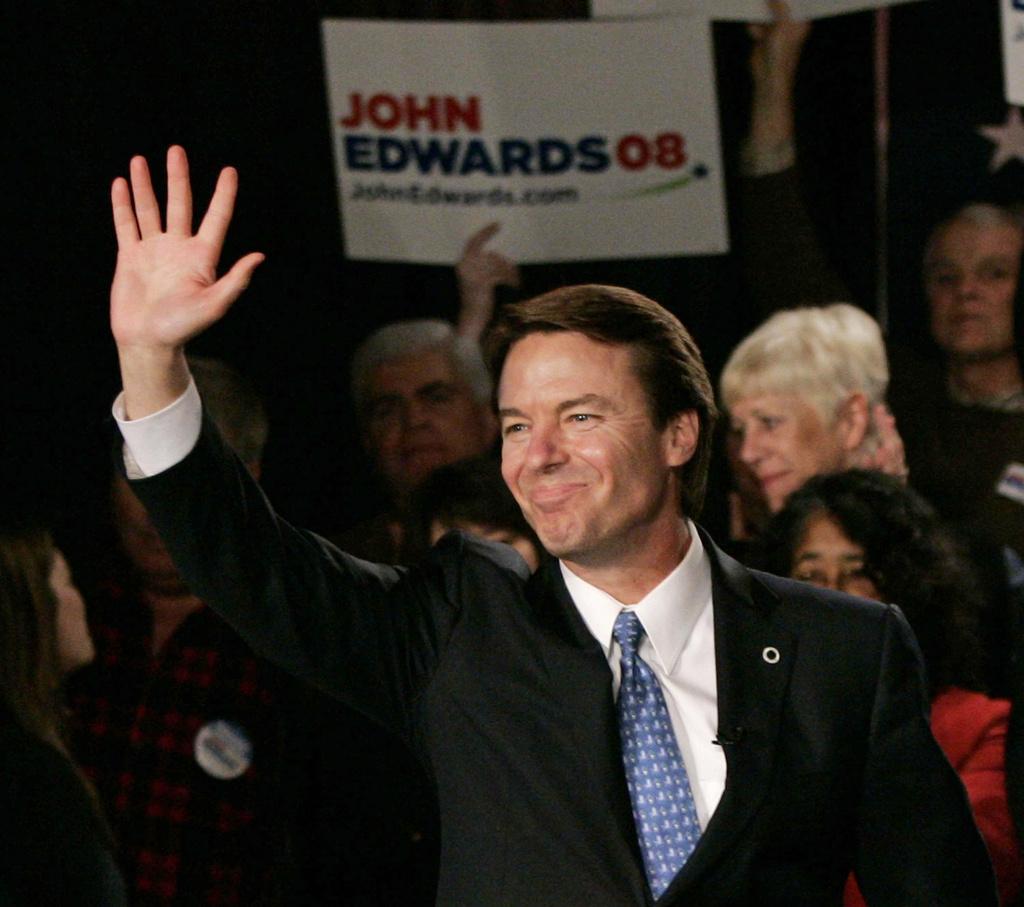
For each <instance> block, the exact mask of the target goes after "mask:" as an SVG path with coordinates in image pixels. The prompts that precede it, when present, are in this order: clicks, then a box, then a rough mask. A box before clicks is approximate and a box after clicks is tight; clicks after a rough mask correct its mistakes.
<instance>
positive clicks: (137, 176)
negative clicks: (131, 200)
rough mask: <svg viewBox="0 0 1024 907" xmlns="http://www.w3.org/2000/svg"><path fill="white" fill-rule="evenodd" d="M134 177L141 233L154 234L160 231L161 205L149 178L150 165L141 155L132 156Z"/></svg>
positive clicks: (137, 215)
mask: <svg viewBox="0 0 1024 907" xmlns="http://www.w3.org/2000/svg"><path fill="white" fill-rule="evenodd" d="M129 170H130V172H131V177H132V195H133V196H134V197H135V217H136V219H137V220H138V222H139V233H140V234H141V235H142V238H143V239H145V238H146V237H147V236H154V235H156V234H157V233H159V232H160V230H161V227H160V206H159V205H158V204H157V201H156V195H155V194H154V193H153V183H152V181H151V180H150V178H149V165H148V164H147V163H146V159H145V158H144V157H141V156H138V155H137V156H136V157H133V158H132V162H131V164H130V165H129Z"/></svg>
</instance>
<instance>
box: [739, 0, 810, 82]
mask: <svg viewBox="0 0 1024 907" xmlns="http://www.w3.org/2000/svg"><path fill="white" fill-rule="evenodd" d="M768 6H769V8H770V9H771V13H772V22H770V23H768V24H766V25H762V24H751V25H748V26H747V33H748V34H749V35H750V37H751V39H752V42H753V44H752V46H751V49H750V72H751V76H752V77H753V79H754V84H755V86H756V87H757V88H760V89H774V90H776V91H777V90H786V89H789V90H791V89H792V83H793V79H794V78H795V77H796V68H797V65H798V64H799V62H800V54H801V52H802V51H803V46H804V42H805V41H806V40H807V36H808V35H809V34H810V31H811V24H810V23H809V22H803V21H800V20H797V19H793V18H792V17H791V16H790V12H789V5H788V4H787V3H786V2H785V0H768Z"/></svg>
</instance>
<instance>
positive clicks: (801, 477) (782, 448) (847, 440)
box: [720, 303, 906, 538]
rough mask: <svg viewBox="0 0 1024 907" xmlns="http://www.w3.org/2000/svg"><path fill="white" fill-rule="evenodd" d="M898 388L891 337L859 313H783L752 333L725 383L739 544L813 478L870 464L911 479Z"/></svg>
mask: <svg viewBox="0 0 1024 907" xmlns="http://www.w3.org/2000/svg"><path fill="white" fill-rule="evenodd" d="M888 384H889V367H888V365H887V362H886V355H885V344H884V342H883V340H882V334H881V331H880V330H879V327H878V324H877V322H875V320H874V319H873V318H871V316H870V315H868V314H867V313H866V312H864V311H862V310H861V309H859V308H857V307H856V306H853V305H849V304H847V303H835V304H833V305H828V306H822V307H808V308H800V309H791V310H788V311H785V312H779V313H777V314H775V315H773V316H772V317H771V318H769V319H768V320H767V321H765V322H764V323H763V324H762V325H761V326H760V327H759V328H757V329H756V330H755V331H754V332H753V333H752V334H750V335H748V336H747V338H746V339H745V340H743V341H742V342H741V343H740V345H739V346H738V347H736V349H735V350H734V351H733V353H732V355H731V356H730V357H729V360H728V362H727V363H726V365H725V368H724V370H723V371H722V376H721V381H720V396H721V399H722V404H723V406H724V407H725V409H726V410H727V411H728V414H729V435H728V443H727V450H728V454H729V463H730V466H731V468H732V472H733V481H734V485H735V488H736V492H737V497H736V500H735V502H734V506H733V508H732V524H733V525H732V528H733V535H734V537H735V538H744V537H747V536H749V535H750V534H751V533H753V532H756V530H757V529H758V528H759V527H760V526H761V525H763V524H764V522H765V520H766V519H767V517H768V516H769V515H770V514H772V513H775V512H776V511H778V510H779V509H780V508H781V507H782V505H783V504H784V503H785V502H786V498H788V497H789V495H790V494H791V493H792V492H794V491H796V490H797V489H798V488H799V487H800V486H801V485H803V483H804V482H806V481H807V479H809V478H811V476H815V475H819V474H821V473H829V472H838V471H840V470H844V469H850V468H852V467H862V468H868V469H881V470H883V471H885V472H889V473H893V474H896V475H900V476H901V477H905V475H906V466H905V463H904V459H903V443H902V441H901V439H900V437H899V434H898V433H897V431H896V425H895V421H894V420H893V418H892V415H891V414H890V412H889V409H888V407H887V406H886V403H885V392H886V389H887V387H888Z"/></svg>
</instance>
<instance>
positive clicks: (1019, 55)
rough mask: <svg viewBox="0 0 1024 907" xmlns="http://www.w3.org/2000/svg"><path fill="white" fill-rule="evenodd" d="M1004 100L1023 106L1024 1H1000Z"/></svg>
mask: <svg viewBox="0 0 1024 907" xmlns="http://www.w3.org/2000/svg"><path fill="white" fill-rule="evenodd" d="M1002 8H1003V74H1004V76H1005V81H1006V100H1007V103H1009V104H1016V105H1018V106H1019V105H1024V0H1002Z"/></svg>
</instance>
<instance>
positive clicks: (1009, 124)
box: [977, 107, 1024, 173]
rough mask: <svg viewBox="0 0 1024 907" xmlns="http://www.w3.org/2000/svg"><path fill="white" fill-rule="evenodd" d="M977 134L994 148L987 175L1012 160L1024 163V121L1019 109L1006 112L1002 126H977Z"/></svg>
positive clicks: (1012, 108) (1010, 109) (1015, 108)
mask: <svg viewBox="0 0 1024 907" xmlns="http://www.w3.org/2000/svg"><path fill="white" fill-rule="evenodd" d="M977 132H978V134H979V135H982V136H984V137H985V138H986V139H988V140H989V141H990V142H992V143H993V144H994V145H995V146H996V147H995V151H993V152H992V160H991V161H989V165H988V169H989V173H995V172H996V171H997V170H998V169H999V168H1000V167H1002V166H1004V165H1005V164H1008V163H1009V162H1010V161H1012V160H1018V161H1021V162H1022V163H1024V120H1022V119H1021V113H1020V108H1019V107H1010V108H1009V109H1008V110H1007V112H1006V122H1005V123H1003V124H1002V125H999V126H979V127H978V128H977Z"/></svg>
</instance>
